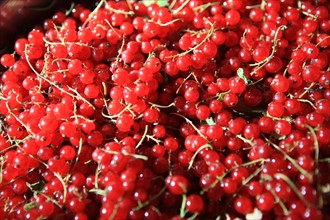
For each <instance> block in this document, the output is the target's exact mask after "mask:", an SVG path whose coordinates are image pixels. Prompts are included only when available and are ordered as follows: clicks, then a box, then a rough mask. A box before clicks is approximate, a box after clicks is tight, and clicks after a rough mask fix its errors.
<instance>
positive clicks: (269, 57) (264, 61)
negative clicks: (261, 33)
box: [250, 25, 287, 69]
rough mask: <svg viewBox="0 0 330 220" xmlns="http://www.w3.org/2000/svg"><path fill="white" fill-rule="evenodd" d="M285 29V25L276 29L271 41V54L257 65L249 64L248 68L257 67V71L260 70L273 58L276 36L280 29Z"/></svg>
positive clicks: (276, 41)
mask: <svg viewBox="0 0 330 220" xmlns="http://www.w3.org/2000/svg"><path fill="white" fill-rule="evenodd" d="M285 28H287V27H286V26H285V25H281V26H280V27H278V28H277V30H276V32H275V35H274V40H273V46H272V52H271V54H270V55H269V56H268V57H267V58H265V59H264V60H263V61H260V62H258V63H253V64H250V66H259V65H260V66H259V69H260V68H262V67H263V66H265V65H266V64H267V63H268V62H269V61H270V60H271V59H272V58H273V57H274V54H275V51H276V47H277V43H278V39H277V37H278V34H279V32H280V31H281V30H282V29H285Z"/></svg>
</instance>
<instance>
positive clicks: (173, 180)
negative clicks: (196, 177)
mask: <svg viewBox="0 0 330 220" xmlns="http://www.w3.org/2000/svg"><path fill="white" fill-rule="evenodd" d="M165 185H166V187H167V188H168V190H169V191H170V192H171V193H172V194H174V195H182V194H185V193H187V192H188V190H189V182H188V179H187V178H186V177H184V176H179V175H173V176H168V177H166V179H165Z"/></svg>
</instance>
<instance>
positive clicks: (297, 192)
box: [274, 173, 311, 206]
mask: <svg viewBox="0 0 330 220" xmlns="http://www.w3.org/2000/svg"><path fill="white" fill-rule="evenodd" d="M274 177H278V178H281V179H282V180H284V181H285V182H286V183H287V184H288V185H289V186H290V187H291V189H292V190H293V191H294V192H295V193H296V195H297V196H298V197H299V199H300V200H301V201H302V202H303V203H304V204H305V205H306V206H311V204H310V203H309V202H308V201H306V199H305V198H304V197H303V195H302V194H301V193H300V191H299V189H298V188H297V186H296V185H295V184H294V183H293V181H292V180H291V179H290V178H288V177H287V176H286V175H284V174H283V173H276V174H274Z"/></svg>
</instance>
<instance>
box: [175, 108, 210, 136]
mask: <svg viewBox="0 0 330 220" xmlns="http://www.w3.org/2000/svg"><path fill="white" fill-rule="evenodd" d="M171 114H173V115H177V116H179V117H181V118H183V119H185V121H186V122H187V123H188V124H190V125H191V126H192V127H193V128H194V130H195V131H196V132H197V133H198V134H199V135H200V136H201V137H203V138H204V139H206V140H207V138H206V137H205V135H203V134H202V133H201V132H200V130H198V128H197V127H196V126H195V125H194V123H192V121H190V120H189V119H188V118H186V117H184V116H183V115H180V114H178V113H171Z"/></svg>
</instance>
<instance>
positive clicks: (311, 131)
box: [306, 125, 324, 207]
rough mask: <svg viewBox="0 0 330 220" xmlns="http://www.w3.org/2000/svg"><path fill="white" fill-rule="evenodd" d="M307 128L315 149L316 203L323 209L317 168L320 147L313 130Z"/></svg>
mask: <svg viewBox="0 0 330 220" xmlns="http://www.w3.org/2000/svg"><path fill="white" fill-rule="evenodd" d="M306 127H307V128H308V130H309V131H310V133H311V134H312V136H313V139H314V148H315V156H314V161H315V166H316V168H315V174H316V178H317V191H318V194H319V201H318V205H319V207H323V202H324V201H323V197H322V196H321V192H322V187H321V180H320V178H321V177H320V168H319V158H320V147H319V142H318V140H317V136H316V134H315V131H314V129H313V128H312V127H311V126H310V125H307V126H306Z"/></svg>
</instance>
